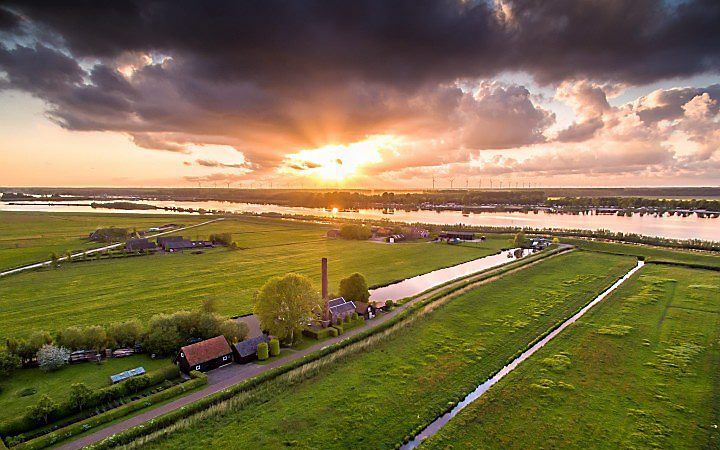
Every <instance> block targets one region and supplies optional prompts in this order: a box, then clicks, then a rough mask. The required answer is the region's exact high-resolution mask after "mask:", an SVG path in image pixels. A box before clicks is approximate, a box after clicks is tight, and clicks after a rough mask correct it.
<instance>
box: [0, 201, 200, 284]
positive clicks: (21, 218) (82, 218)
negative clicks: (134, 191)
mask: <svg viewBox="0 0 720 450" xmlns="http://www.w3.org/2000/svg"><path fill="white" fill-rule="evenodd" d="M58 208H61V207H59V206H58ZM205 220H208V219H207V218H203V217H199V216H168V215H164V216H163V215H144V214H143V215H140V214H95V213H85V214H82V213H62V212H59V213H47V212H11V211H0V270H5V269H12V268H14V267H19V266H22V265H25V264H31V263H35V262H40V261H47V260H49V259H50V254H52V253H56V254H58V255H64V254H65V253H66V252H67V251H68V250H70V251H82V250H87V249H90V248H94V247H101V246H102V245H103V244H98V243H96V242H91V241H89V240H88V239H87V237H88V235H89V234H90V233H92V232H93V231H95V230H96V229H97V228H106V227H110V226H114V227H117V228H129V229H132V228H137V230H138V231H140V230H147V229H148V228H150V227H156V226H158V225H162V224H165V223H170V222H173V223H181V224H186V225H192V224H193V223H199V222H203V221H205Z"/></svg>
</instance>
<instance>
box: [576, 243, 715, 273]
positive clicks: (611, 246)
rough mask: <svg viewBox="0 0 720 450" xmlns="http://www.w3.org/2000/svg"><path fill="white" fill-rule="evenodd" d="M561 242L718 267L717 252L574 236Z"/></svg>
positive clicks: (675, 261)
mask: <svg viewBox="0 0 720 450" xmlns="http://www.w3.org/2000/svg"><path fill="white" fill-rule="evenodd" d="M562 242H564V243H566V244H572V245H576V246H578V247H579V248H581V249H584V250H590V251H597V252H610V253H617V254H622V255H632V256H641V257H644V258H645V260H646V261H667V262H673V263H682V264H699V265H704V266H709V267H720V254H717V253H715V254H711V253H703V252H698V251H690V250H679V249H678V250H675V249H669V248H661V247H652V246H649V245H634V244H620V243H616V242H601V241H590V240H587V239H576V238H562Z"/></svg>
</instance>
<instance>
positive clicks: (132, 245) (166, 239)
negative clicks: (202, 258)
mask: <svg viewBox="0 0 720 450" xmlns="http://www.w3.org/2000/svg"><path fill="white" fill-rule="evenodd" d="M215 245H216V244H215V242H213V241H192V240H190V239H185V238H184V237H182V236H162V237H159V238H157V239H156V241H155V242H153V241H151V240H150V239H148V238H135V239H130V240H128V241H127V242H126V243H125V251H128V252H140V251H151V252H154V251H158V250H162V251H165V252H169V253H175V252H181V251H183V250H194V249H202V248H212V247H214V246H215Z"/></svg>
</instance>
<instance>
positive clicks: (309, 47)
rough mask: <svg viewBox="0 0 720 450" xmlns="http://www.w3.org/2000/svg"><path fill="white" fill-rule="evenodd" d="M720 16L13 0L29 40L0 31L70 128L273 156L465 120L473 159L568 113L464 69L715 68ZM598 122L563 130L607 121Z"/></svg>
mask: <svg viewBox="0 0 720 450" xmlns="http://www.w3.org/2000/svg"><path fill="white" fill-rule="evenodd" d="M717 23H720V2H717V1H716V0H695V1H683V2H661V1H651V0H626V1H604V0H584V1H577V0H556V1H540V0H515V1H500V0H499V1H497V2H494V1H481V0H475V1H473V0H469V1H451V0H438V1H417V0H412V1H411V0H399V1H388V0H369V1H355V2H338V1H310V0H307V1H273V0H268V1H253V2H249V1H246V2H240V1H215V2H200V1H140V0H137V1H123V2H118V1H72V2H70V1H68V2H64V1H55V2H47V1H33V0H23V1H12V0H11V1H6V2H5V3H4V6H3V7H0V36H11V37H13V33H14V34H15V36H14V38H16V39H10V38H7V37H6V39H5V41H4V43H3V41H0V73H1V72H5V75H6V76H5V78H6V80H4V81H0V83H2V85H0V89H2V88H3V87H5V88H15V89H20V90H23V91H27V92H30V93H31V94H33V95H35V96H37V97H39V98H42V99H44V100H45V101H46V102H47V103H48V115H49V117H50V118H51V119H52V120H54V121H55V122H57V123H59V124H60V125H62V126H63V127H66V128H68V129H73V130H109V131H119V132H124V133H127V134H128V135H130V136H131V137H132V139H133V140H134V142H135V143H136V144H137V145H138V146H141V147H146V148H152V149H160V150H167V151H172V152H183V153H187V152H188V150H187V148H188V144H200V145H202V144H219V145H229V146H234V147H236V148H242V152H243V154H244V155H245V157H246V159H247V160H248V161H250V162H251V163H253V164H256V165H257V166H262V167H274V166H277V165H278V164H280V163H281V162H282V161H283V159H284V155H285V154H287V153H288V152H291V151H296V150H298V149H302V148H313V147H317V146H320V145H325V144H328V143H343V142H351V141H355V140H360V139H364V138H365V137H367V136H368V135H372V134H382V133H392V134H398V135H408V136H419V135H422V136H423V137H424V138H429V137H435V136H443V135H446V136H447V135H449V134H451V133H454V134H456V139H457V145H458V146H457V148H456V149H455V150H457V149H462V151H461V152H460V153H461V155H460V156H461V157H462V158H467V157H468V154H467V152H466V151H465V150H482V149H504V148H513V147H519V146H523V145H531V144H535V143H539V142H543V141H545V140H546V137H545V135H544V131H545V130H546V128H547V127H548V126H550V125H551V124H552V123H553V122H554V120H555V118H554V116H553V115H552V114H551V113H549V112H548V111H545V110H543V109H542V108H539V107H537V106H536V105H535V104H533V101H532V99H531V96H530V94H529V92H527V89H525V88H524V87H522V86H515V85H506V86H493V87H492V88H488V86H481V87H479V88H478V87H477V86H475V88H474V89H470V90H465V91H463V90H461V89H459V88H458V87H457V84H456V82H457V81H458V80H461V81H462V80H477V79H478V78H487V77H492V76H494V75H496V74H498V73H501V72H504V71H513V70H520V71H525V72H527V73H529V74H530V75H532V76H534V77H535V78H536V79H537V80H538V81H540V82H541V83H559V82H560V81H562V80H566V79H593V80H601V81H613V82H623V83H628V84H638V83H647V82H651V81H656V80H659V79H664V78H669V77H675V76H687V75H693V74H697V73H701V72H706V71H714V72H717V71H718V70H719V69H720V57H719V56H718V55H719V53H720V27H718V26H717ZM28 30H29V31H28ZM21 33H24V35H23V36H22V39H20V34H21ZM28 33H29V34H28ZM33 39H34V41H33ZM11 42H12V43H11ZM16 42H20V43H21V45H16V44H15V43H16ZM126 69H127V70H129V72H128V71H127V70H126ZM121 71H122V73H121ZM130 73H132V75H129V74H130ZM0 80H2V77H0ZM591 91H592V89H591ZM591 93H592V92H591ZM653 108H655V106H653ZM671 109H672V108H671ZM676 110H677V108H675V109H674V110H673V111H671V112H669V113H662V114H678V112H677V111H676ZM659 113H660V112H658V111H655V112H652V111H650V110H649V109H648V110H647V111H646V112H645V113H644V114H645V115H646V116H648V115H651V114H659ZM597 120H598V119H597V118H585V120H583V121H579V122H578V123H577V124H575V125H573V126H572V127H570V128H568V129H567V130H565V131H564V132H563V133H562V134H561V139H562V140H567V141H578V140H582V139H584V138H587V137H590V136H592V135H593V133H594V132H595V130H596V129H597V127H599V126H600V123H599V122H598V121H597ZM644 120H645V119H644ZM446 156H449V153H448V155H445V156H443V155H438V154H437V152H433V154H429V153H428V154H427V155H424V156H422V158H424V159H427V161H428V162H432V161H436V160H445V159H447V158H446ZM400 159H401V160H405V158H404V157H400ZM254 167H256V166H254Z"/></svg>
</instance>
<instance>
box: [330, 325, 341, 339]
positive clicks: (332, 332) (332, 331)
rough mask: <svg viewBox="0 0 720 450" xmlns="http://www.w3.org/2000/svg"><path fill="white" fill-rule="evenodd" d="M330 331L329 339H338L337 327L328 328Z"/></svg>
mask: <svg viewBox="0 0 720 450" xmlns="http://www.w3.org/2000/svg"><path fill="white" fill-rule="evenodd" d="M328 330H330V337H338V335H339V334H340V331H339V330H338V329H337V327H330V328H328Z"/></svg>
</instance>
